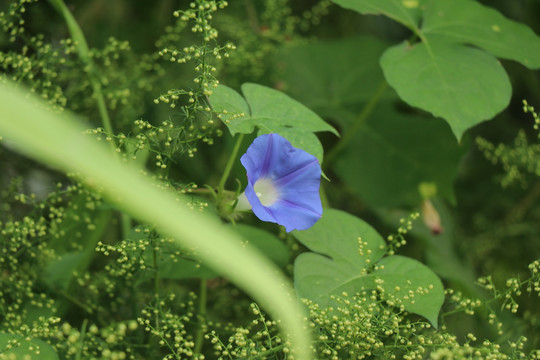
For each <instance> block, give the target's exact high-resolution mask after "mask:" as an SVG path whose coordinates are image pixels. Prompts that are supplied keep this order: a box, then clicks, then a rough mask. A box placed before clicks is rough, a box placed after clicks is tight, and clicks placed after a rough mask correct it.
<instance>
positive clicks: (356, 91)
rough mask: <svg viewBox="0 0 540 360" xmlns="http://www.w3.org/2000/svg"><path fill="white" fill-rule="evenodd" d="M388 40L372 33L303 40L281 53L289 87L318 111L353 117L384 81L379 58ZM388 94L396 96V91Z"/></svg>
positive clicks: (322, 113) (332, 115) (323, 114)
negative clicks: (315, 40)
mask: <svg viewBox="0 0 540 360" xmlns="http://www.w3.org/2000/svg"><path fill="white" fill-rule="evenodd" d="M388 46H389V44H388V43H386V42H384V41H382V40H379V39H377V38H374V37H371V36H361V37H352V38H347V39H341V40H337V41H326V42H318V43H312V44H302V45H299V46H296V47H292V48H287V50H285V51H283V52H282V53H280V54H279V61H280V65H281V67H283V69H284V72H283V79H284V82H285V89H286V91H287V92H288V93H289V94H291V95H292V96H293V97H294V98H295V99H298V100H299V101H301V102H302V103H303V104H305V105H306V106H308V107H309V108H310V109H312V110H313V111H315V112H317V114H319V115H321V116H323V117H327V118H330V119H335V120H338V121H339V120H342V118H351V117H354V116H355V115H356V113H357V111H356V109H355V107H357V105H358V104H360V103H365V102H367V101H368V100H369V99H371V97H372V96H373V94H374V93H375V92H376V91H377V88H378V87H379V86H380V85H381V84H382V83H384V82H385V79H384V76H383V73H382V70H381V66H380V65H379V59H380V57H381V55H382V54H383V52H384V50H386V48H387V47H388ZM385 96H386V97H387V98H388V97H393V98H395V97H396V95H395V93H393V92H390V91H388V92H386V93H385Z"/></svg>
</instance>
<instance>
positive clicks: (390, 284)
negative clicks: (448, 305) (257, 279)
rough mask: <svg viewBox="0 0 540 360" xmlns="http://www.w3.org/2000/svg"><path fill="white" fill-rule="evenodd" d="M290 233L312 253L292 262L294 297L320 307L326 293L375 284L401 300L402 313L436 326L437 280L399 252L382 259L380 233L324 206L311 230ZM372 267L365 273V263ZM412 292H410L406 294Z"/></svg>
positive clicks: (324, 304)
mask: <svg viewBox="0 0 540 360" xmlns="http://www.w3.org/2000/svg"><path fill="white" fill-rule="evenodd" d="M293 235H294V236H295V237H296V238H297V239H298V240H299V241H300V242H301V243H302V244H304V245H305V246H307V247H308V248H309V249H310V250H312V251H314V252H307V253H303V254H300V256H298V257H297V259H296V261H295V263H294V281H295V288H296V291H297V293H298V296H299V297H301V298H307V299H309V300H312V301H313V302H315V303H317V304H319V305H320V306H322V307H328V306H330V305H331V304H332V301H331V298H330V296H331V295H340V294H341V293H342V292H347V293H348V294H350V295H352V294H356V293H358V292H360V291H361V290H364V289H374V288H376V287H377V285H378V284H377V282H376V281H377V280H382V281H383V282H382V283H380V281H379V284H380V286H382V287H383V288H384V290H385V292H386V293H387V294H390V295H391V296H394V297H396V298H398V299H401V301H402V304H403V305H404V307H405V309H406V310H407V311H410V312H413V313H416V314H418V315H421V316H423V317H425V318H426V319H428V320H429V321H430V322H431V323H432V324H433V326H435V327H436V326H437V318H438V314H439V310H440V308H441V306H442V303H443V301H444V289H443V286H442V283H441V281H440V280H439V278H438V277H437V275H435V274H434V273H433V272H432V271H431V270H430V269H429V268H428V267H427V266H425V265H423V264H422V263H420V262H418V261H416V260H413V259H409V258H406V257H402V256H389V257H383V256H384V254H385V249H386V245H385V243H384V240H383V239H382V237H381V236H380V235H379V234H378V233H377V231H375V229H373V228H372V227H371V226H370V225H369V224H367V223H365V222H364V221H363V220H361V219H359V218H356V217H354V216H352V215H349V214H347V213H345V212H341V211H338V210H332V209H326V210H325V212H324V214H323V217H322V218H321V220H319V221H318V222H317V223H316V224H315V225H314V226H313V227H312V228H310V229H308V230H304V231H294V232H293ZM372 265H374V266H376V269H375V270H373V271H371V270H370V269H371V266H372ZM411 292H412V294H414V296H410V294H411Z"/></svg>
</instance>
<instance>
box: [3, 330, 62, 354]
mask: <svg viewBox="0 0 540 360" xmlns="http://www.w3.org/2000/svg"><path fill="white" fill-rule="evenodd" d="M14 342H16V344H17V345H13V343H14ZM9 344H11V345H10V349H9V350H5V349H6V348H7V346H8V345H9ZM0 354H2V357H3V358H5V359H15V360H24V359H38V358H39V360H58V354H57V353H56V351H54V349H53V348H52V347H51V345H49V344H47V343H46V342H44V341H42V340H39V339H30V340H26V339H25V338H23V337H22V336H21V335H14V334H5V333H0Z"/></svg>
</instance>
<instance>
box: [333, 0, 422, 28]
mask: <svg viewBox="0 0 540 360" xmlns="http://www.w3.org/2000/svg"><path fill="white" fill-rule="evenodd" d="M333 1H334V2H335V3H336V4H338V5H340V6H342V7H344V8H346V9H351V10H354V11H357V12H359V13H361V14H375V15H379V14H381V15H385V16H387V17H389V18H390V19H392V20H395V21H397V22H399V23H402V24H403V25H405V26H407V27H409V28H414V27H416V26H417V25H418V21H419V19H420V14H421V12H420V6H421V5H422V4H423V3H424V2H425V0H333Z"/></svg>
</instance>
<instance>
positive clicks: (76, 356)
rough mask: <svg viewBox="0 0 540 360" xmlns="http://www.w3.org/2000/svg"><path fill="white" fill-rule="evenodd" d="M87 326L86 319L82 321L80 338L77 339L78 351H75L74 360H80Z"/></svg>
mask: <svg viewBox="0 0 540 360" xmlns="http://www.w3.org/2000/svg"><path fill="white" fill-rule="evenodd" d="M87 325H88V319H84V320H83V323H82V326H81V336H80V338H79V349H78V350H77V355H75V360H81V355H82V351H83V345H84V337H85V336H86V326H87Z"/></svg>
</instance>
